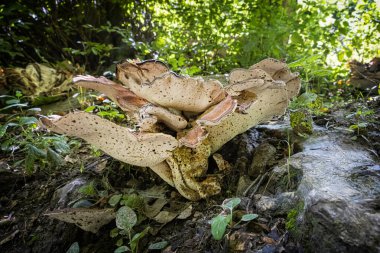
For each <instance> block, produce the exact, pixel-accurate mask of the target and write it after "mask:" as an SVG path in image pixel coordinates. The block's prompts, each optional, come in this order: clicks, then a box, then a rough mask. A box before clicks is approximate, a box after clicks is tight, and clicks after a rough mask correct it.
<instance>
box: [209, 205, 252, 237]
mask: <svg viewBox="0 0 380 253" xmlns="http://www.w3.org/2000/svg"><path fill="white" fill-rule="evenodd" d="M240 202H241V199H240V198H232V199H226V200H225V201H224V202H223V204H222V205H221V207H222V208H223V211H222V212H221V213H219V214H218V215H217V216H216V217H214V218H212V220H211V234H212V236H213V237H214V239H215V240H221V239H222V238H223V236H224V234H225V232H226V229H227V226H232V219H233V210H234V208H235V207H237V206H238V205H239V204H240ZM257 217H258V215H257V214H252V213H251V214H245V215H243V216H242V217H241V219H240V221H239V222H238V223H240V222H242V221H251V220H254V219H256V218H257Z"/></svg>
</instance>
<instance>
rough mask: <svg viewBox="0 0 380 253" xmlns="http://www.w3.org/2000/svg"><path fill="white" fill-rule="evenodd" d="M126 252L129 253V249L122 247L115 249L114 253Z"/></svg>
mask: <svg viewBox="0 0 380 253" xmlns="http://www.w3.org/2000/svg"><path fill="white" fill-rule="evenodd" d="M127 251H130V249H129V248H128V247H127V246H125V245H123V246H120V247H119V248H117V249H115V251H114V253H123V252H127Z"/></svg>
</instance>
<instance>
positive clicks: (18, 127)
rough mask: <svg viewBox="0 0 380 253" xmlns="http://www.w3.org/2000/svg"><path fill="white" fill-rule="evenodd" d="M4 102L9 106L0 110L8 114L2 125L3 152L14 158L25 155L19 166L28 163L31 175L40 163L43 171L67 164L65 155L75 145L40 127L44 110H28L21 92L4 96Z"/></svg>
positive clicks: (0, 130)
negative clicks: (17, 154)
mask: <svg viewBox="0 0 380 253" xmlns="http://www.w3.org/2000/svg"><path fill="white" fill-rule="evenodd" d="M0 99H4V100H5V101H4V104H5V106H4V107H3V108H1V109H0V111H2V112H4V113H5V114H4V115H5V116H4V119H5V122H4V123H2V124H1V125H0V139H1V150H2V151H4V152H8V153H10V154H11V156H14V155H15V154H16V153H21V154H22V155H21V156H22V157H24V159H21V160H18V161H17V162H15V165H18V164H21V163H24V168H25V171H26V173H28V174H31V173H33V172H35V170H36V168H35V163H36V162H39V165H40V167H41V168H45V167H51V166H59V165H61V164H63V161H64V160H63V157H62V156H63V155H65V154H68V153H69V151H70V147H71V144H74V142H73V143H71V142H68V140H67V138H65V137H64V136H59V135H52V136H48V135H46V134H44V133H43V132H42V130H41V129H40V128H39V127H38V124H37V123H38V119H37V117H36V115H37V113H38V112H39V111H40V109H39V108H28V103H27V102H26V98H24V96H23V94H22V93H21V92H16V94H15V96H8V95H4V96H0Z"/></svg>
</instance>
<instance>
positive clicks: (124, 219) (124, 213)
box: [116, 206, 137, 230]
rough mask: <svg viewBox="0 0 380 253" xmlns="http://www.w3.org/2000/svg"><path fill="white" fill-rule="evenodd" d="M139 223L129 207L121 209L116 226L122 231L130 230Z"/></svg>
mask: <svg viewBox="0 0 380 253" xmlns="http://www.w3.org/2000/svg"><path fill="white" fill-rule="evenodd" d="M136 223H137V215H136V213H135V212H134V211H133V210H132V208H130V207H128V206H123V207H120V208H119V210H117V213H116V226H117V227H118V228H120V229H124V230H130V229H131V228H133V226H134V225H136Z"/></svg>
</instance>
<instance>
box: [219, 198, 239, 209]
mask: <svg viewBox="0 0 380 253" xmlns="http://www.w3.org/2000/svg"><path fill="white" fill-rule="evenodd" d="M240 202H241V199H240V198H232V199H230V200H228V202H227V203H225V204H223V205H222V207H223V208H224V209H229V210H233V209H234V208H235V207H236V206H237V205H239V204H240Z"/></svg>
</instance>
